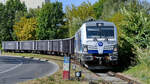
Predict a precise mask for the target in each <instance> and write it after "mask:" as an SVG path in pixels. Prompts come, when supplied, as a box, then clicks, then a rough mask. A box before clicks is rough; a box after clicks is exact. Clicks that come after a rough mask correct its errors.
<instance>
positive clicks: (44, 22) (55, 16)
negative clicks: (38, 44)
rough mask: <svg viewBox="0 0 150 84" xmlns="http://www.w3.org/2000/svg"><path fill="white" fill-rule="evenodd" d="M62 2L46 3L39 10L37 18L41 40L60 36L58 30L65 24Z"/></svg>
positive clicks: (38, 33)
mask: <svg viewBox="0 0 150 84" xmlns="http://www.w3.org/2000/svg"><path fill="white" fill-rule="evenodd" d="M63 15H64V14H63V10H62V3H60V2H55V3H46V4H45V5H43V7H42V8H41V10H40V11H39V15H38V18H37V21H38V29H37V30H36V31H37V38H38V39H40V40H46V39H54V38H55V39H56V38H58V31H59V29H60V26H58V24H63Z"/></svg>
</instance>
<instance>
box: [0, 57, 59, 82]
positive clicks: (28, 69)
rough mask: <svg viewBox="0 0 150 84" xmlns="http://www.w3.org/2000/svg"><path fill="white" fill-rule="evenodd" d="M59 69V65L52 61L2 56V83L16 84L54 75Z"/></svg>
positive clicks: (0, 66) (0, 68) (0, 69)
mask: <svg viewBox="0 0 150 84" xmlns="http://www.w3.org/2000/svg"><path fill="white" fill-rule="evenodd" d="M57 69H58V65H57V64H55V63H52V62H46V61H40V60H34V59H28V58H21V57H9V56H0V84H16V83H19V82H24V81H27V80H32V79H35V78H39V77H43V76H46V75H52V74H53V73H55V72H56V71H57Z"/></svg>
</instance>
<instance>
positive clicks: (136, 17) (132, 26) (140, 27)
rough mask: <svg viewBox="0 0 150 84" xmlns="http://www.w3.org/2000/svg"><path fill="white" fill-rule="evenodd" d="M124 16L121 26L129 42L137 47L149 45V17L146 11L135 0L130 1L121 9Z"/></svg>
mask: <svg viewBox="0 0 150 84" xmlns="http://www.w3.org/2000/svg"><path fill="white" fill-rule="evenodd" d="M121 13H122V14H124V16H125V18H124V20H123V23H122V25H121V27H122V28H123V33H124V34H125V37H124V38H126V39H127V40H128V41H129V42H130V43H132V44H135V45H137V46H139V47H143V48H145V47H147V46H150V33H149V32H150V17H149V16H148V12H147V11H146V10H145V9H144V8H143V7H142V6H141V5H140V4H139V3H138V2H137V1H134V2H131V3H130V4H129V5H127V6H126V7H124V8H123V9H122V11H121Z"/></svg>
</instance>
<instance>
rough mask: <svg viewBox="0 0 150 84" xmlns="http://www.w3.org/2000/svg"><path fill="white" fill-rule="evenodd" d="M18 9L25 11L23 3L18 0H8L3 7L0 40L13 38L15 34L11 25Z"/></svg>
mask: <svg viewBox="0 0 150 84" xmlns="http://www.w3.org/2000/svg"><path fill="white" fill-rule="evenodd" d="M19 11H26V7H25V4H22V3H21V2H20V0H8V1H7V2H6V5H4V8H3V14H2V16H1V17H2V19H1V20H2V22H1V23H0V28H1V30H0V32H1V40H15V37H16V35H14V34H13V25H14V23H15V15H16V13H17V12H19Z"/></svg>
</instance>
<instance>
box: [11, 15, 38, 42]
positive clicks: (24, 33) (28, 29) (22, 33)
mask: <svg viewBox="0 0 150 84" xmlns="http://www.w3.org/2000/svg"><path fill="white" fill-rule="evenodd" d="M36 28H37V21H36V18H26V17H22V18H21V19H20V21H19V22H16V23H15V25H14V27H13V29H14V33H15V34H16V36H17V39H18V40H19V41H21V40H36V36H35V35H36Z"/></svg>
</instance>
